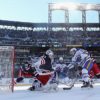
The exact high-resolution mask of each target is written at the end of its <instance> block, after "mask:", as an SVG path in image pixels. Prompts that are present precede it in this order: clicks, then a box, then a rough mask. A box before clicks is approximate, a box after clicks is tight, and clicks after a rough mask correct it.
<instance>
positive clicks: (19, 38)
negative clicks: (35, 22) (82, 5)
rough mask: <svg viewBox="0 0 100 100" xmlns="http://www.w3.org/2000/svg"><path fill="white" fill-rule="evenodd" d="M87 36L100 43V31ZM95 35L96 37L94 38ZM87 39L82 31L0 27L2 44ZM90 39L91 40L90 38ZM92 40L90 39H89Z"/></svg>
mask: <svg viewBox="0 0 100 100" xmlns="http://www.w3.org/2000/svg"><path fill="white" fill-rule="evenodd" d="M87 36H88V37H89V38H90V40H92V42H93V43H95V44H99V43H100V39H99V37H100V33H98V34H95V33H93V32H92V33H90V32H89V33H87ZM94 37H95V38H94ZM84 39H85V35H84V33H82V32H80V31H73V32H68V31H67V32H66V31H61V30H60V31H51V32H50V33H49V32H48V31H45V30H44V31H43V30H41V31H40V30H39V31H32V30H31V31H25V30H10V29H0V43H1V44H2V43H3V44H11V43H12V44H18V45H19V44H21V45H23V44H24V45H27V44H28V45H29V44H31V45H33V44H36V45H37V46H38V45H39V44H50V43H51V44H59V45H63V44H65V45H66V44H82V42H83V41H84ZM88 41H89V40H88ZM89 42H90V41H89ZM60 43H61V44H60Z"/></svg>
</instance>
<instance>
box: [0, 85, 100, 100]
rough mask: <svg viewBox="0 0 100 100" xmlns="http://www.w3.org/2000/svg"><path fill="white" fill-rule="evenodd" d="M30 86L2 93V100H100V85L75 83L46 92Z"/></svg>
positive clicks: (0, 94)
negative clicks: (66, 87) (32, 88)
mask: <svg viewBox="0 0 100 100" xmlns="http://www.w3.org/2000/svg"><path fill="white" fill-rule="evenodd" d="M27 88H28V87H22V86H21V87H20V88H18V87H16V88H15V91H14V93H11V92H5V93H3V92H2V93H0V99H1V100H100V86H99V85H95V86H94V88H93V89H81V88H80V85H78V84H77V85H75V87H74V88H72V89H71V90H62V89H61V88H60V89H59V90H58V91H57V92H55V91H53V92H47V93H44V92H42V91H28V90H27Z"/></svg>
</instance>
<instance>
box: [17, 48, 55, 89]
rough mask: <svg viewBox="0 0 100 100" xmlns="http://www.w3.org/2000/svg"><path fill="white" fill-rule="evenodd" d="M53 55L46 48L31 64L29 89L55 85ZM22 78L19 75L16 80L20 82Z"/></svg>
mask: <svg viewBox="0 0 100 100" xmlns="http://www.w3.org/2000/svg"><path fill="white" fill-rule="evenodd" d="M53 56H54V54H53V52H52V51H51V50H47V51H46V53H45V54H44V55H43V56H41V57H40V59H39V60H38V61H37V62H36V63H33V64H32V66H31V67H30V69H31V73H30V71H29V74H31V75H32V77H33V84H32V86H31V87H30V88H29V90H31V91H33V90H39V89H42V87H46V88H50V87H51V86H52V85H51V84H55V85H54V86H55V87H56V86H57V84H56V80H55V73H54V71H53V69H52V63H53ZM30 69H29V70H30ZM22 80H23V77H21V76H20V77H18V78H17V80H16V81H17V82H20V81H22ZM48 84H49V85H48ZM55 87H54V88H55Z"/></svg>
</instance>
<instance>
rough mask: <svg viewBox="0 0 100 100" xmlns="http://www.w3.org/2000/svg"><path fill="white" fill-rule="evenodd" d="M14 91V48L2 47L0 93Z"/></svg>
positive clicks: (0, 54)
mask: <svg viewBox="0 0 100 100" xmlns="http://www.w3.org/2000/svg"><path fill="white" fill-rule="evenodd" d="M13 89H14V47H13V46H0V92H1V91H12V92H13Z"/></svg>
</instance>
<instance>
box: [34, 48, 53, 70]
mask: <svg viewBox="0 0 100 100" xmlns="http://www.w3.org/2000/svg"><path fill="white" fill-rule="evenodd" d="M53 60H54V53H53V51H52V50H50V49H49V50H47V51H46V53H44V54H43V56H41V57H40V58H39V60H38V61H37V62H36V63H32V67H35V68H36V70H37V71H43V72H45V71H46V72H48V71H52V70H53V68H52V63H53Z"/></svg>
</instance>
